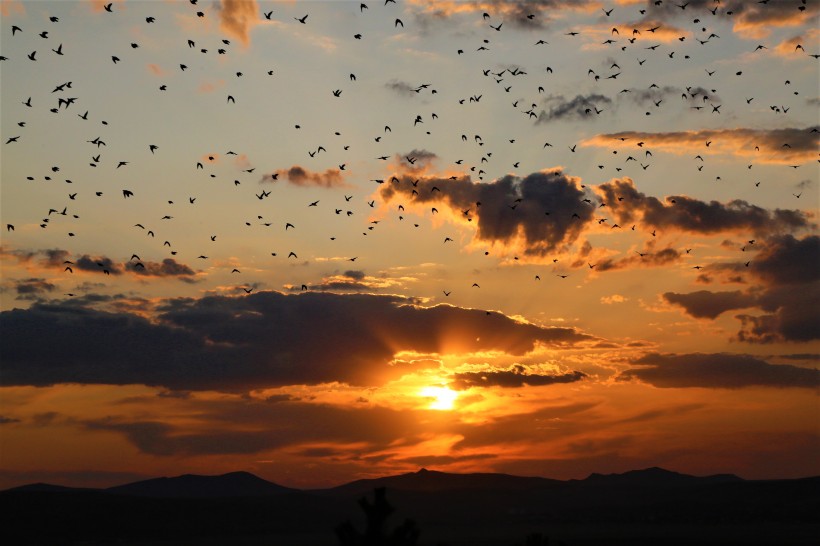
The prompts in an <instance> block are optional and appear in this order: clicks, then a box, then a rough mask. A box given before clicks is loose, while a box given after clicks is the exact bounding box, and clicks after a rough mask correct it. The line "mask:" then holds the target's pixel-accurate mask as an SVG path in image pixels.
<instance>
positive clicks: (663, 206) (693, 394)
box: [0, 0, 820, 488]
mask: <svg viewBox="0 0 820 546" xmlns="http://www.w3.org/2000/svg"><path fill="white" fill-rule="evenodd" d="M0 7H1V8H2V12H1V13H2V15H1V16H0V55H1V56H2V60H0V81H1V82H2V87H0V89H1V91H0V175H1V179H0V180H1V182H2V187H1V188H0V190H1V192H2V193H1V195H2V199H0V214H1V215H2V221H1V223H0V227H2V235H1V237H2V240H1V242H0V264H2V278H1V279H0V331H2V338H3V341H2V346H1V347H0V488H6V487H12V486H16V485H21V484H25V483H31V482H50V483H59V484H63V485H74V486H89V487H101V486H110V485H115V484H121V483H125V482H128V481H134V480H138V479H143V478H148V477H156V476H175V475H179V474H184V473H197V474H221V473H225V472H230V471H237V470H245V471H249V472H253V473H255V474H257V475H259V476H261V477H263V478H265V479H268V480H271V481H274V482H276V483H280V484H282V485H287V486H291V487H300V488H316V487H327V486H332V485H337V484H341V483H344V482H347V481H351V480H354V479H358V478H368V477H377V476H384V475H389V474H397V473H403V472H412V471H416V470H418V469H419V468H421V467H425V468H428V469H435V470H441V471H446V472H504V473H510V474H517V475H529V476H546V477H551V478H559V479H569V478H583V477H586V476H587V475H588V474H590V473H592V472H603V473H610V472H624V471H628V470H633V469H639V468H646V467H651V466H661V467H664V468H668V469H671V470H675V471H679V472H685V473H690V474H696V475H707V474H716V473H734V474H737V475H739V476H742V477H744V478H750V479H774V478H794V477H803V476H809V475H818V474H820V421H818V415H820V411H818V410H820V404H818V387H820V378H819V376H818V371H817V363H818V358H820V342H819V340H820V316H819V315H820V313H819V312H818V309H820V237H818V228H817V221H818V208H819V207H820V187H819V186H818V184H819V183H820V180H819V179H820V170H818V160H819V159H818V157H820V156H819V155H818V152H820V148H819V147H818V144H820V129H818V127H820V122H819V121H818V106H819V105H820V97H818V83H820V64H818V63H820V60H819V59H818V55H820V31H818V28H820V27H818V22H820V21H818V15H820V2H818V1H817V0H802V1H801V0H769V1H764V2H741V1H738V0H722V1H713V0H690V1H688V2H680V3H678V2H675V1H674V0H662V1H655V0H650V1H638V0H631V1H630V0H620V1H617V2H594V1H590V2H580V1H571V0H540V1H535V0H533V1H524V2H507V1H503V0H498V1H484V2H482V1H475V2H466V1H464V2H462V1H430V0H406V1H402V0H397V1H396V2H392V1H390V0H388V1H387V2H383V1H381V0H379V1H373V0H366V1H365V2H364V3H362V2H348V1H326V2H312V1H311V2H307V1H298V2H297V1H282V2H263V1H240V0H236V1H230V0H221V1H214V0H210V1H208V0H198V1H196V2H192V1H189V0H185V1H182V0H177V1H130V0H127V1H114V2H112V3H110V4H109V3H107V2H105V1H99V0H94V1H72V2H45V1H37V2H34V1H22V2H21V1H7V0H3V1H2V4H0Z"/></svg>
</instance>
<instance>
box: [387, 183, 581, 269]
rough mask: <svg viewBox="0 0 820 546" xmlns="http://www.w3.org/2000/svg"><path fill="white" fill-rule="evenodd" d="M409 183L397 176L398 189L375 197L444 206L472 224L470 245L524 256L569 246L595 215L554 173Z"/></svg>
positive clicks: (577, 190) (575, 190) (395, 186)
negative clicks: (518, 250) (498, 246)
mask: <svg viewBox="0 0 820 546" xmlns="http://www.w3.org/2000/svg"><path fill="white" fill-rule="evenodd" d="M415 182H416V181H415V179H413V178H410V177H408V176H402V177H401V179H400V181H399V183H398V184H396V183H393V184H390V185H385V186H383V187H382V189H381V196H382V198H383V199H384V200H385V201H386V202H389V201H391V200H393V199H399V198H400V197H401V198H402V200H403V199H409V201H410V202H411V203H417V204H419V203H425V204H432V205H436V206H438V207H440V206H442V205H446V206H448V207H449V208H450V211H451V212H452V214H453V215H455V216H457V217H460V218H464V219H470V218H474V219H475V220H476V235H475V236H476V239H478V240H480V241H484V242H488V243H502V244H505V245H520V246H522V247H523V252H524V253H525V254H528V255H534V256H544V255H546V254H548V253H550V252H555V251H557V250H561V249H563V248H565V247H566V246H567V245H569V244H571V243H573V242H574V241H575V240H576V239H577V238H578V236H579V235H580V234H581V232H582V231H583V230H584V227H585V226H587V225H588V224H589V223H590V222H591V221H592V219H593V215H594V211H595V207H594V206H593V205H592V204H590V203H586V202H584V201H583V200H584V199H585V198H587V194H585V193H584V190H582V189H581V188H580V187H579V186H580V182H579V181H578V179H577V178H573V177H570V176H566V175H564V174H563V173H561V172H560V171H559V172H553V173H547V172H537V173H532V174H530V175H528V176H527V177H525V178H523V179H522V178H518V177H515V176H511V175H508V176H505V177H503V178H500V179H497V180H494V181H492V182H488V183H481V182H474V181H472V180H470V179H469V178H467V177H461V178H455V179H443V178H436V177H422V178H420V179H418V182H417V184H416V185H415V186H414V185H413V184H414V183H415ZM433 188H438V190H434V189H433ZM477 203H480V205H478V204H477ZM465 211H468V212H467V214H465Z"/></svg>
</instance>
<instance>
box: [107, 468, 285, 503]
mask: <svg viewBox="0 0 820 546" xmlns="http://www.w3.org/2000/svg"><path fill="white" fill-rule="evenodd" d="M106 491H109V492H111V493H117V494H120V495H134V496H138V497H162V498H183V497H188V498H219V497H256V496H264V495H275V494H281V493H287V492H290V491H293V489H290V488H288V487H284V486H281V485H278V484H275V483H272V482H269V481H267V480H263V479H262V478H260V477H259V476H256V475H254V474H251V473H250V472H244V471H238V472H230V473H228V474H221V475H218V476H200V475H197V474H183V475H181V476H177V477H173V478H167V477H164V478H154V479H150V480H143V481H138V482H134V483H129V484H126V485H120V486H117V487H110V488H108V489H107V490H106Z"/></svg>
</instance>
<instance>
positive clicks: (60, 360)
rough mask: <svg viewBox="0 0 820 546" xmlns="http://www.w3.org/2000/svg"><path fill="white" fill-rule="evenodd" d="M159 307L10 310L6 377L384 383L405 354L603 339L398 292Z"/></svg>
mask: <svg viewBox="0 0 820 546" xmlns="http://www.w3.org/2000/svg"><path fill="white" fill-rule="evenodd" d="M157 309H158V310H159V314H157V315H156V316H154V317H153V318H151V319H149V318H145V317H144V316H142V315H141V314H136V313H132V312H128V311H118V312H105V311H100V310H95V309H91V308H88V307H85V306H83V305H81V304H80V303H79V302H76V301H71V300H70V301H68V302H62V303H52V304H48V305H47V304H42V303H35V304H34V305H32V306H31V307H30V308H28V309H14V310H11V311H4V312H2V313H0V326H1V327H2V331H3V332H4V343H3V375H2V377H1V378H0V381H2V384H3V385H9V386H11V385H36V386H42V385H53V384H58V383H88V384H116V385H123V384H145V385H151V386H162V387H166V388H168V389H172V390H200V389H214V390H223V391H243V390H250V389H256V388H264V387H271V386H282V385H292V384H318V383H325V382H332V381H339V382H345V383H349V384H353V385H380V384H383V383H384V382H385V381H387V380H390V379H395V378H398V377H400V376H402V375H404V374H406V373H409V372H411V371H413V367H406V366H391V365H390V362H391V360H392V359H393V356H394V355H395V354H397V353H399V352H401V351H415V352H419V353H425V354H428V353H453V354H463V353H471V352H476V351H488V350H494V351H502V352H506V353H508V354H513V355H522V354H526V353H527V352H529V351H532V350H534V349H535V348H536V347H537V346H541V345H547V346H554V347H564V346H574V345H576V344H578V343H582V342H585V341H591V340H594V339H595V338H593V337H591V336H588V335H586V334H583V333H580V332H578V331H577V330H575V329H573V328H545V327H540V326H536V325H533V324H526V323H521V322H518V321H515V320H513V319H510V318H508V317H506V316H504V315H502V314H500V313H492V314H490V315H487V314H486V313H485V312H484V311H480V310H473V309H463V308H459V307H452V306H447V305H439V306H435V307H421V306H419V305H418V301H416V300H414V299H410V298H404V297H400V296H377V295H370V294H349V295H344V296H342V295H336V294H331V293H305V294H301V295H298V296H295V295H285V294H281V293H277V292H258V293H254V294H252V295H249V296H243V297H225V296H208V297H204V298H200V299H190V298H177V299H170V300H164V301H163V302H160V304H159V305H158V306H157ZM317 336H321V340H322V342H321V343H318V342H317ZM44 337H47V338H48V339H49V343H42V339H43V338H44Z"/></svg>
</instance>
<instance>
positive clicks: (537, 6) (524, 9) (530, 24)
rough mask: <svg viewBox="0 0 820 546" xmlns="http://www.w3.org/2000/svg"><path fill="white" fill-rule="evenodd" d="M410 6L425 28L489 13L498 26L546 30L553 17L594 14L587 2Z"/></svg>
mask: <svg viewBox="0 0 820 546" xmlns="http://www.w3.org/2000/svg"><path fill="white" fill-rule="evenodd" d="M409 4H410V5H411V6H412V8H413V9H414V13H415V16H416V18H417V19H419V23H420V24H422V25H426V24H429V22H430V20H446V19H447V18H449V17H453V16H456V15H459V14H464V13H466V14H471V13H489V14H490V15H491V17H492V18H493V19H492V20H493V21H495V23H494V24H497V23H498V22H501V21H503V22H504V24H505V25H509V26H512V27H515V28H519V29H531V30H538V29H542V28H544V27H545V26H546V24H547V23H549V22H550V21H551V20H552V16H556V17H560V16H561V14H562V13H564V12H565V11H567V10H580V11H593V8H591V5H590V4H589V3H588V2H585V1H583V0H525V1H521V2H519V1H514V2H509V1H504V0H485V1H474V2H459V1H453V0H444V1H442V0H435V1H434V0H411V1H410V2H409Z"/></svg>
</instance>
